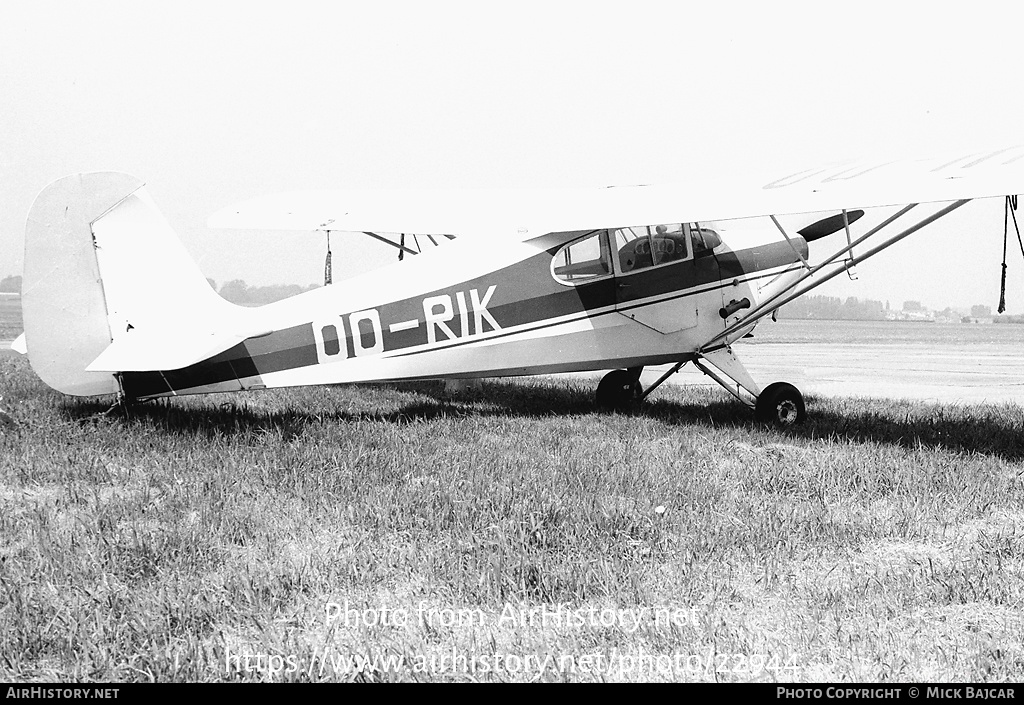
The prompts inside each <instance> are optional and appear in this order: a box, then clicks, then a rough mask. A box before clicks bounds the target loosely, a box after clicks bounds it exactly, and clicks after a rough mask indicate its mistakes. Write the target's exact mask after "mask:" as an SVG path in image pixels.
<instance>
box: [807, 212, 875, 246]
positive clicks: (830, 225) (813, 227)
mask: <svg viewBox="0 0 1024 705" xmlns="http://www.w3.org/2000/svg"><path fill="white" fill-rule="evenodd" d="M863 215H864V211H846V222H848V223H849V224H850V225H853V224H854V223H856V222H857V221H858V220H860V219H861V217H862V216H863ZM842 229H843V214H842V213H836V214H835V215H830V216H829V217H827V218H822V219H821V220H819V221H817V222H814V223H811V224H810V225H808V226H807V227H806V228H804V229H803V230H798V231H797V233H798V234H799V235H800V236H802V237H803V239H804V240H807V242H813V241H815V240H817V239H819V238H823V237H825V236H826V235H831V234H832V233H836V232H839V231H840V230H842Z"/></svg>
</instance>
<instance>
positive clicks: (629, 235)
mask: <svg viewBox="0 0 1024 705" xmlns="http://www.w3.org/2000/svg"><path fill="white" fill-rule="evenodd" d="M613 232H614V234H615V248H616V251H617V252H618V255H619V267H620V268H621V270H622V272H623V273H629V272H635V271H637V270H640V269H645V268H647V267H657V266H658V265H661V264H668V263H669V262H677V261H679V260H685V259H690V257H691V252H692V251H691V248H690V233H689V226H688V225H684V224H683V223H668V224H662V225H640V226H637V227H632V228H619V229H618V230H615V231H613Z"/></svg>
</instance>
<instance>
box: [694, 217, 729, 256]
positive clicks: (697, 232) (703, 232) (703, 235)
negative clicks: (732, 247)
mask: <svg viewBox="0 0 1024 705" xmlns="http://www.w3.org/2000/svg"><path fill="white" fill-rule="evenodd" d="M690 238H691V240H692V241H693V256H694V257H700V256H701V255H708V254H711V251H712V250H714V249H715V248H716V247H718V246H719V245H721V244H722V238H721V237H720V236H719V235H718V233H717V232H715V231H714V230H712V229H711V228H709V227H707V226H702V225H700V224H699V223H694V224H693V225H691V226H690Z"/></svg>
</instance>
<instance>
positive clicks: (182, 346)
mask: <svg viewBox="0 0 1024 705" xmlns="http://www.w3.org/2000/svg"><path fill="white" fill-rule="evenodd" d="M267 333H269V331H261V332H259V333H257V334H255V335H252V334H249V333H244V332H227V333H225V332H224V331H219V332H198V331H195V330H192V331H180V330H173V329H171V330H162V331H158V332H153V331H151V332H148V333H143V332H136V331H134V330H133V331H129V332H128V333H127V334H126V335H124V336H121V337H120V338H119V339H118V340H115V341H114V342H113V343H111V344H110V345H109V346H108V347H107V349H106V350H104V351H103V352H102V353H100V355H99V357H97V358H96V359H95V360H93V361H92V363H91V364H90V365H89V366H88V367H86V368H85V369H86V370H88V371H89V372H150V371H155V370H180V369H181V368H183V367H188V366H189V365H194V364H196V363H198V362H202V361H203V360H208V359H210V358H211V357H213V356H214V355H217V354H218V353H222V352H224V351H225V350H228V349H230V348H233V347H234V346H236V345H238V344H239V343H241V342H242V341H244V340H246V339H247V338H253V337H258V336H260V335H266V334H267Z"/></svg>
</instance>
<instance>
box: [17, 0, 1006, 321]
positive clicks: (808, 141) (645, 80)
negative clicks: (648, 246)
mask: <svg viewBox="0 0 1024 705" xmlns="http://www.w3.org/2000/svg"><path fill="white" fill-rule="evenodd" d="M1017 7H1018V6H1017V4H1015V3H1009V2H998V3H992V4H986V3H984V2H972V3H969V4H956V5H950V4H948V3H934V2H933V3H919V4H915V3H909V2H885V3H877V4H873V3H864V2H858V3H842V4H840V3H821V2H817V3H806V4H796V3H781V2H777V1H773V2H758V3H755V2H742V3H727V2H713V3H709V2H702V3H684V2H654V3H644V2H636V1H632V2H628V3H627V2H622V3H615V4H612V3H600V2H593V1H591V2H554V1H551V0H549V1H548V2H536V3H534V2H524V1H523V0H517V1H516V2H466V3H451V2H415V3H412V2H408V3H407V2H397V3H396V2H379V1H377V0H375V1H374V2H367V0H361V1H360V2H351V3H348V2H314V3H303V2H298V1H295V0H290V1H289V2H277V3H267V2H239V3H233V2H197V3H188V2H180V1H176V2H173V3H168V2H161V3H146V2H137V1H136V2H126V3H113V2H102V1H100V0H90V1H89V2H42V1H40V0H24V1H22V0H2V2H0V275H4V274H13V273H20V272H21V267H22V248H23V233H24V223H25V216H26V214H27V212H28V210H29V207H30V206H31V204H32V200H33V198H34V197H35V195H36V194H37V193H38V192H39V191H40V190H41V189H42V188H43V187H44V186H45V185H46V184H47V183H49V182H51V181H53V180H54V179H57V178H59V177H61V176H64V175H65V174H68V173H72V172H77V171H96V170H107V169H112V170H119V171H127V172H131V173H133V174H135V175H137V176H138V177H140V178H142V179H143V180H144V181H146V182H147V184H148V186H149V190H150V192H151V194H152V195H153V197H154V199H155V200H156V202H157V203H158V204H159V205H160V207H161V208H162V210H163V212H164V214H165V215H166V216H167V218H168V220H169V221H170V223H171V225H172V226H173V227H174V228H175V229H176V230H177V231H178V232H179V234H180V235H181V237H182V239H183V241H184V242H185V244H186V246H187V247H188V249H189V250H190V251H191V252H192V253H193V255H194V256H195V257H196V258H197V260H198V261H199V263H200V266H201V267H202V269H203V270H204V272H205V273H206V274H207V276H210V277H212V278H214V279H215V280H217V281H218V282H224V281H226V280H229V279H235V278H241V279H245V280H246V281H247V282H249V283H250V284H268V283H279V282H282V283H283V282H289V283H290V282H296V283H311V282H315V281H318V280H320V279H321V277H322V267H323V242H322V238H321V237H318V236H316V235H308V234H294V233H293V234H282V233H255V234H253V233H239V232H233V231H210V230H207V228H206V219H207V217H208V216H209V215H210V214H211V213H213V212H214V211H216V210H218V209H220V208H221V207H223V206H226V205H230V204H232V203H235V202H238V201H242V200H247V199H250V198H253V197H256V196H259V195H261V194H265V193H273V192H279V191H289V190H297V189H322V188H331V187H343V188H385V187H412V188H417V187H437V186H444V187H478V186H576V185H581V186H585V185H607V184H616V183H617V184H634V183H649V182H656V181H673V180H678V179H679V176H680V175H681V174H683V173H686V174H687V178H692V173H693V172H694V171H698V172H699V171H701V170H704V171H711V172H715V173H719V174H721V173H725V174H728V173H730V172H731V171H735V170H744V169H751V168H756V169H757V170H759V171H765V170H772V171H775V172H777V173H778V174H779V175H785V174H787V173H790V172H792V171H795V170H797V169H799V168H804V167H807V166H814V165H817V164H823V163H829V162H833V161H835V160H838V159H844V158H858V157H862V156H865V155H869V156H879V155H888V154H893V155H895V156H909V155H929V154H935V153H947V152H949V151H951V150H954V151H955V150H958V149H963V148H971V147H973V146H978V147H981V148H984V147H990V146H993V145H995V146H1000V145H1001V146H1006V145H1014V144H1020V143H1022V142H1024V134H1022V133H1024V120H1022V111H1021V108H1022V107H1024V101H1022V98H1021V96H1022V95H1024V92H1022V91H1021V90H1020V87H1019V85H1018V84H1019V81H1020V71H1019V68H1020V67H1021V65H1022V54H1021V48H1020V47H1021V44H1020V36H1021V28H1022V27H1024V23H1022V22H1021V20H1022V19H1024V9H1017ZM953 9H955V12H952V11H951V10H953ZM1022 215H1024V212H1022ZM951 218H955V220H950V222H948V223H947V224H946V225H945V226H943V227H941V228H940V229H939V230H938V231H937V232H933V233H932V234H931V235H929V233H928V232H927V231H926V232H924V233H922V234H920V235H918V236H915V237H912V238H910V239H908V240H907V241H905V242H904V243H901V244H900V245H899V246H897V247H896V248H894V250H895V252H894V253H893V255H892V256H889V257H888V258H887V259H886V261H883V262H878V263H875V262H872V263H867V264H865V265H864V266H863V267H862V268H861V269H860V279H859V280H858V281H857V282H848V281H840V280H845V277H841V278H839V280H837V284H836V285H834V286H831V287H830V288H829V289H827V290H826V292H825V293H832V294H834V295H842V296H847V295H853V296H858V297H860V298H875V299H882V300H891V301H892V302H893V304H894V305H896V304H897V303H900V302H902V301H903V300H905V299H918V300H921V301H923V302H924V303H925V304H926V305H929V306H931V307H934V308H943V307H945V306H947V305H970V304H972V303H986V304H989V305H991V306H993V307H995V304H996V303H997V301H998V294H999V290H998V287H999V280H998V274H999V259H1000V256H1001V249H1002V241H1001V237H1002V205H1001V203H999V202H987V203H972V204H970V205H968V206H967V207H965V208H963V209H961V210H960V211H958V212H957V213H956V214H954V215H953V216H951ZM336 244H337V243H336ZM335 249H336V254H335V273H336V277H342V276H349V275H351V274H352V273H354V272H356V271H361V269H363V268H365V267H369V266H378V265H379V264H381V263H382V262H385V261H389V260H390V259H391V258H392V257H393V255H392V254H391V253H390V252H387V251H385V250H384V249H382V248H381V247H379V246H368V245H366V244H365V243H363V242H362V241H356V240H350V244H348V245H347V247H344V246H343V247H342V248H339V247H337V246H336V248H335ZM339 249H343V250H344V251H341V252H339ZM1010 274H1011V279H1010V288H1009V291H1008V295H1007V299H1008V304H1009V308H1010V310H1011V312H1020V311H1024V261H1022V257H1021V254H1020V251H1019V249H1018V250H1017V251H1016V252H1014V253H1013V256H1012V257H1011V260H1010Z"/></svg>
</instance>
